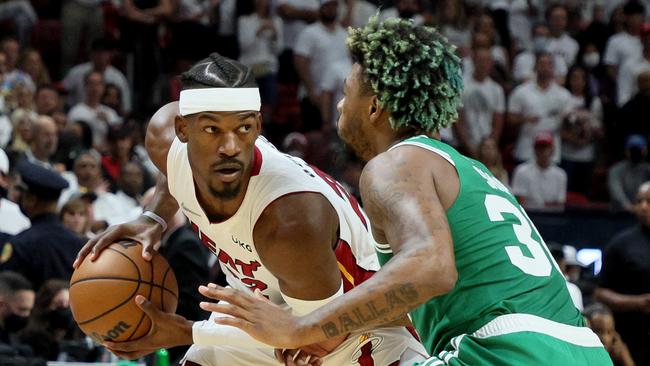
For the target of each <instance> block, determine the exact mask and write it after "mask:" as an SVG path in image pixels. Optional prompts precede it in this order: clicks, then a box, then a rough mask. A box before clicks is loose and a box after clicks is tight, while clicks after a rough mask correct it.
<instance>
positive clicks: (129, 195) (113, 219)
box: [93, 162, 144, 225]
mask: <svg viewBox="0 0 650 366" xmlns="http://www.w3.org/2000/svg"><path fill="white" fill-rule="evenodd" d="M118 186H119V190H118V191H117V192H115V194H103V195H100V196H98V197H97V200H95V202H93V213H94V216H95V220H97V221H105V222H106V223H107V224H108V225H117V224H122V223H124V222H127V221H131V220H134V219H136V218H137V217H138V216H140V213H141V210H138V208H139V207H140V199H141V198H142V191H143V189H144V173H143V171H142V168H141V167H140V165H138V164H137V163H133V162H130V163H127V164H125V165H124V167H123V168H122V172H121V174H120V178H119V179H118Z"/></svg>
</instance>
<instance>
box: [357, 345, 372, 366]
mask: <svg viewBox="0 0 650 366" xmlns="http://www.w3.org/2000/svg"><path fill="white" fill-rule="evenodd" d="M357 362H359V365H360V366H375V360H373V359H372V342H368V343H366V344H364V345H363V346H362V347H361V356H359V359H358V360H357Z"/></svg>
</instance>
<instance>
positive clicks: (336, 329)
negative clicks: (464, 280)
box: [301, 250, 455, 343]
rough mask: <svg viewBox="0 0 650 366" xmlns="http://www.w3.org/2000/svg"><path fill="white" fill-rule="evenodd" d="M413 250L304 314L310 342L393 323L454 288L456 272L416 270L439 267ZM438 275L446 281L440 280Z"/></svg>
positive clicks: (307, 338)
mask: <svg viewBox="0 0 650 366" xmlns="http://www.w3.org/2000/svg"><path fill="white" fill-rule="evenodd" d="M410 252H411V253H407V252H403V253H400V254H398V255H396V256H395V257H393V259H392V260H391V261H390V262H389V263H388V264H387V265H386V266H384V267H382V269H381V270H380V271H379V272H377V273H376V274H375V275H374V276H373V277H372V278H370V279H369V280H367V281H366V282H364V283H362V284H361V285H359V286H358V287H356V288H354V289H353V290H351V291H350V292H348V293H346V294H345V296H341V297H339V298H337V299H335V300H333V301H332V302H330V303H329V304H328V305H327V306H324V307H322V308H320V309H318V310H316V311H314V312H312V313H311V314H309V315H307V316H305V317H303V319H302V322H303V328H302V331H303V332H304V333H305V334H304V337H305V338H304V339H305V341H306V343H316V342H320V341H323V340H325V339H328V338H331V337H336V336H338V335H340V334H343V333H350V332H353V331H357V330H363V329H369V328H374V327H377V326H381V325H385V324H389V323H393V322H394V321H395V320H396V319H399V318H401V317H402V316H403V315H404V314H406V313H408V312H409V311H411V310H413V309H415V308H416V307H417V306H419V305H420V304H422V303H424V302H426V301H427V300H429V299H430V298H432V297H434V296H437V295H441V294H444V293H446V292H448V291H449V290H450V287H451V288H453V283H455V271H452V273H454V274H453V275H447V276H446V275H445V273H444V269H443V268H441V267H437V270H424V271H421V272H418V273H415V272H414V271H413V269H414V268H436V266H435V264H433V263H431V257H430V256H427V255H426V254H425V253H418V250H411V251H410ZM434 272H436V273H434ZM437 278H440V279H442V280H440V281H436V279H437ZM301 339H303V338H301Z"/></svg>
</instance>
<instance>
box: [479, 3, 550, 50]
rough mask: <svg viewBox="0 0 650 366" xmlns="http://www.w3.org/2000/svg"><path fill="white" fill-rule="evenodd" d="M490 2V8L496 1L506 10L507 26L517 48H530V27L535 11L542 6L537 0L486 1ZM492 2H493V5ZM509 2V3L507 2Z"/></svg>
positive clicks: (493, 7)
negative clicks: (507, 15)
mask: <svg viewBox="0 0 650 366" xmlns="http://www.w3.org/2000/svg"><path fill="white" fill-rule="evenodd" d="M486 3H490V6H491V7H492V9H495V8H496V6H497V4H498V3H501V5H500V6H502V7H503V8H507V10H508V14H509V17H508V28H509V29H510V34H512V37H513V38H514V39H515V41H516V42H517V44H518V45H519V49H531V48H532V45H533V44H532V42H533V40H532V37H531V34H530V29H532V27H533V24H534V21H535V18H536V15H537V13H538V12H539V11H540V10H543V8H542V7H541V6H540V1H539V0H503V1H498V0H491V1H486ZM492 3H495V4H494V5H493V4H492ZM508 3H509V4H508Z"/></svg>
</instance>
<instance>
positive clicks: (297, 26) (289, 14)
mask: <svg viewBox="0 0 650 366" xmlns="http://www.w3.org/2000/svg"><path fill="white" fill-rule="evenodd" d="M319 1H320V0H278V1H277V13H278V15H279V16H280V18H282V23H283V29H282V35H283V37H284V40H283V42H282V44H283V45H284V50H283V51H282V54H281V55H280V58H279V61H280V65H279V66H280V68H279V70H278V78H279V80H280V81H282V82H291V83H296V82H298V81H299V79H298V74H297V73H296V69H295V67H294V64H293V58H294V55H293V52H294V48H295V47H296V42H297V40H298V35H300V33H302V31H303V30H304V29H305V28H306V27H307V25H309V24H310V23H313V22H315V21H317V20H318V7H319V4H320V2H319Z"/></svg>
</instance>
